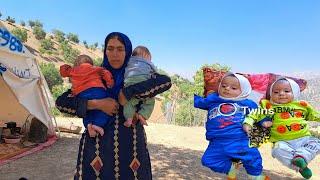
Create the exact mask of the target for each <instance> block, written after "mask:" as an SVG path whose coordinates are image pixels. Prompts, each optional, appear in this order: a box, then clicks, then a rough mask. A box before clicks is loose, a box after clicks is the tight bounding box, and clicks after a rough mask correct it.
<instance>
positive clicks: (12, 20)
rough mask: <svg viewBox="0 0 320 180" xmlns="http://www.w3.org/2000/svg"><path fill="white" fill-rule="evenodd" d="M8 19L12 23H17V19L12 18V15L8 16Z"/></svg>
mask: <svg viewBox="0 0 320 180" xmlns="http://www.w3.org/2000/svg"><path fill="white" fill-rule="evenodd" d="M6 21H8V22H10V23H15V22H16V20H15V19H14V18H11V17H10V16H8V17H7V19H6Z"/></svg>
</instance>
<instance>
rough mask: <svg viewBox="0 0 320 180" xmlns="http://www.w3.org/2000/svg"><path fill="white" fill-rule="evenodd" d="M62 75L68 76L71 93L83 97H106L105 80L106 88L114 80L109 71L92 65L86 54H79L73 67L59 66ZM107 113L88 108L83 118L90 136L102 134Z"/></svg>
mask: <svg viewBox="0 0 320 180" xmlns="http://www.w3.org/2000/svg"><path fill="white" fill-rule="evenodd" d="M60 74H61V76H62V77H70V79H71V83H72V88H71V91H72V94H73V95H74V96H77V97H80V98H85V99H88V100H90V99H103V98H106V97H107V92H106V87H105V85H104V83H103V82H102V79H103V80H105V82H106V85H107V87H108V88H111V87H113V85H114V81H113V78H112V74H111V73H110V71H108V70H105V69H104V68H102V67H97V66H93V61H92V59H91V58H90V57H89V56H87V55H80V56H78V57H77V59H76V60H75V62H74V67H71V66H70V65H67V64H64V65H62V66H60ZM107 116H108V115H107V114H105V113H104V112H102V111H100V110H89V111H87V115H86V117H85V118H83V124H84V127H86V128H87V130H88V133H89V135H90V137H95V136H96V135H97V133H99V134H100V135H101V136H103V134H104V130H103V127H104V126H105V125H106V124H107V122H106V121H107V119H110V118H108V117H107Z"/></svg>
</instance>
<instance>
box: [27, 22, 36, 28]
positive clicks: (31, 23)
mask: <svg viewBox="0 0 320 180" xmlns="http://www.w3.org/2000/svg"><path fill="white" fill-rule="evenodd" d="M28 24H29V26H30V27H31V28H33V27H34V25H35V22H34V21H32V20H29V21H28Z"/></svg>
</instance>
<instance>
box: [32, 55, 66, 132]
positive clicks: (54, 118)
mask: <svg viewBox="0 0 320 180" xmlns="http://www.w3.org/2000/svg"><path fill="white" fill-rule="evenodd" d="M34 60H35V59H34ZM35 61H36V60H35ZM35 64H36V66H37V69H38V72H39V74H40V77H41V78H44V77H43V75H42V73H41V71H40V68H39V65H38V63H37V61H36V63H35ZM41 78H40V83H41V84H42V85H43V83H42V82H41V80H42V79H41ZM44 91H45V95H46V98H47V100H48V103H49V107H52V106H51V103H50V99H49V96H48V92H47V90H46V88H45V87H44ZM41 92H42V91H41ZM42 93H43V92H42ZM47 111H48V113H49V115H51V116H52V117H53V120H54V123H55V125H56V128H57V130H58V137H59V138H61V132H60V129H59V127H58V123H57V120H56V117H55V116H54V115H53V114H52V112H51V109H50V110H48V108H47Z"/></svg>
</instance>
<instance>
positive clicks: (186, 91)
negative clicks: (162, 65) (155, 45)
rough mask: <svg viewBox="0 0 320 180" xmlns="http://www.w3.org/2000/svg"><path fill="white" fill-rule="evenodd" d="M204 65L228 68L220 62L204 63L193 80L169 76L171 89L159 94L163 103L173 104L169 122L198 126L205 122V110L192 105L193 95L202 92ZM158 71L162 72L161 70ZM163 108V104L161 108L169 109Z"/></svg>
mask: <svg viewBox="0 0 320 180" xmlns="http://www.w3.org/2000/svg"><path fill="white" fill-rule="evenodd" d="M204 67H212V68H215V69H217V70H227V71H228V70H230V67H228V66H223V65H220V64H213V65H204V66H202V67H201V68H200V69H199V70H198V71H197V72H196V74H195V75H194V76H193V80H194V82H191V81H190V80H188V79H185V78H183V77H181V76H179V75H173V76H171V81H172V87H171V89H170V90H169V91H167V92H164V93H162V94H161V95H162V97H164V100H163V105H166V104H172V106H173V108H171V109H173V111H172V113H173V115H172V117H171V119H168V121H169V122H170V123H173V124H177V125H183V126H199V125H203V123H204V122H205V120H206V114H207V112H206V111H203V110H200V109H196V108H194V107H193V95H194V94H200V95H202V94H203V87H204V82H203V72H202V68H204ZM158 71H159V72H162V70H158ZM162 73H163V72H162ZM165 108H166V106H163V107H162V110H163V111H164V112H165V113H168V111H170V109H169V110H168V109H165Z"/></svg>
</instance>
